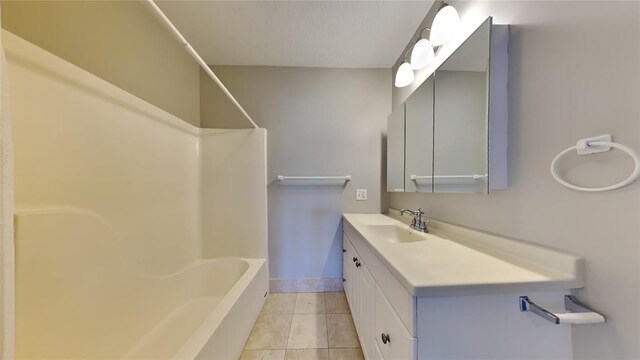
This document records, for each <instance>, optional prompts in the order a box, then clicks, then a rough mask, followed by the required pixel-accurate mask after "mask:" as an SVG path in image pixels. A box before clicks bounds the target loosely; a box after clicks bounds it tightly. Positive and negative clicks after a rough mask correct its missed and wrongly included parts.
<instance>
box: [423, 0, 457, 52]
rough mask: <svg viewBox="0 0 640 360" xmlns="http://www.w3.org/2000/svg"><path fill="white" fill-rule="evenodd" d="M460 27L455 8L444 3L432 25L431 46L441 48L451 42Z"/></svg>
mask: <svg viewBox="0 0 640 360" xmlns="http://www.w3.org/2000/svg"><path fill="white" fill-rule="evenodd" d="M459 26H460V17H459V16H458V11H456V9H455V8H454V7H453V6H451V5H449V4H447V3H443V4H442V6H441V7H440V10H439V11H438V13H437V14H436V17H435V18H434V19H433V23H432V24H431V35H430V40H431V45H433V46H440V45H443V44H444V43H446V42H447V41H449V40H451V38H452V37H453V35H455V33H456V31H457V30H458V27H459Z"/></svg>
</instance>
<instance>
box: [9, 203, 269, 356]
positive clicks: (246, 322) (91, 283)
mask: <svg viewBox="0 0 640 360" xmlns="http://www.w3.org/2000/svg"><path fill="white" fill-rule="evenodd" d="M15 222H16V254H17V258H16V284H17V286H16V358H18V359H237V358H238V357H239V355H240V353H241V351H242V348H243V346H244V343H245V342H246V340H247V338H248V336H249V334H250V332H251V328H252V326H253V324H254V322H255V320H256V318H257V317H258V314H259V312H260V309H261V308H262V305H263V304H264V301H265V296H266V293H267V290H268V272H267V264H266V261H265V260H264V259H244V258H216V259H203V260H197V261H195V262H193V263H192V264H190V265H189V266H187V267H185V268H183V269H181V270H179V271H177V272H173V273H171V274H169V275H165V276H156V275H149V274H148V273H145V271H144V270H145V269H143V268H140V265H139V263H136V262H135V261H132V260H133V259H130V258H128V257H127V256H128V255H127V253H126V252H125V251H124V250H126V244H124V243H123V242H122V241H121V239H119V238H118V235H117V233H116V232H115V231H114V230H113V229H112V228H111V227H110V226H109V224H108V223H107V222H106V221H105V220H104V219H102V218H100V217H98V216H95V215H93V214H90V213H87V212H84V211H78V210H51V211H26V212H20V213H18V214H16V221H15Z"/></svg>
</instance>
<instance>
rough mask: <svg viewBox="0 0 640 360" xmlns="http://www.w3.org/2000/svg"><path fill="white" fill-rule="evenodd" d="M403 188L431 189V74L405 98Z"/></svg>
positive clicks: (427, 190) (415, 190)
mask: <svg viewBox="0 0 640 360" xmlns="http://www.w3.org/2000/svg"><path fill="white" fill-rule="evenodd" d="M405 109H406V110H405V128H406V130H405V176H404V183H405V185H404V189H405V191H406V192H433V178H432V175H433V76H430V77H429V78H428V79H427V80H425V81H424V82H423V83H422V84H421V85H420V86H419V87H418V88H417V89H416V90H415V91H414V92H413V93H412V94H411V96H409V98H408V99H407V101H406V102H405Z"/></svg>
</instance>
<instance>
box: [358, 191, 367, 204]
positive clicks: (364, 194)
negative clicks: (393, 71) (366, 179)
mask: <svg viewBox="0 0 640 360" xmlns="http://www.w3.org/2000/svg"><path fill="white" fill-rule="evenodd" d="M356 200H358V201H364V200H367V189H356Z"/></svg>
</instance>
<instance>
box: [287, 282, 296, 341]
mask: <svg viewBox="0 0 640 360" xmlns="http://www.w3.org/2000/svg"><path fill="white" fill-rule="evenodd" d="M297 302H298V294H297V293H296V296H295V300H294V302H293V313H294V314H295V312H296V303H297ZM294 314H291V321H290V322H289V332H288V335H287V344H286V345H285V347H286V348H287V349H286V350H289V340H290V339H291V329H292V328H293V315H294Z"/></svg>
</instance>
